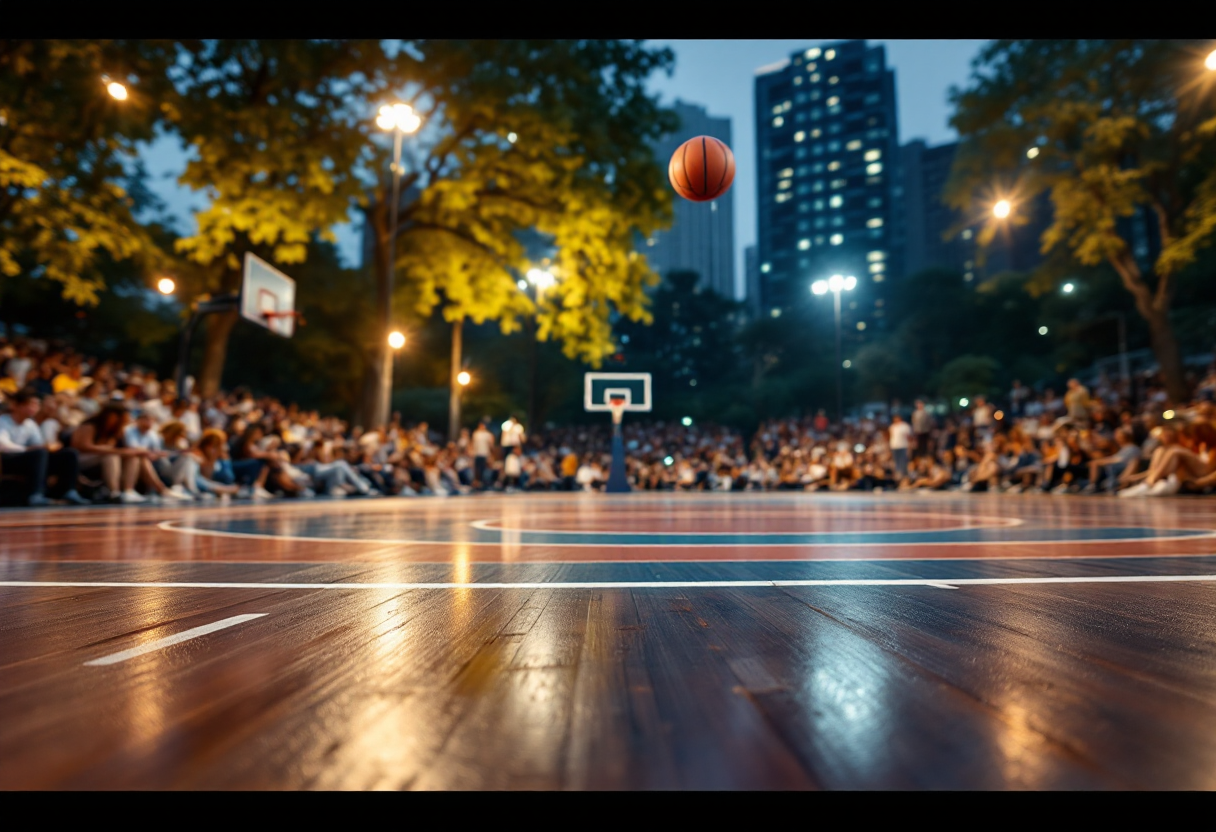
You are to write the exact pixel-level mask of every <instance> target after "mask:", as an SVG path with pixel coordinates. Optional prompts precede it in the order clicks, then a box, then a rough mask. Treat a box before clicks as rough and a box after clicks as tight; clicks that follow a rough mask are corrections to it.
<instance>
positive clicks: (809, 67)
mask: <svg viewBox="0 0 1216 832" xmlns="http://www.w3.org/2000/svg"><path fill="white" fill-rule="evenodd" d="M816 66H818V64H816V63H815V62H814V61H807V64H806V71H807V72H814V71H815V67H816Z"/></svg>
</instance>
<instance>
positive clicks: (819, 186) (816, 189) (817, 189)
mask: <svg viewBox="0 0 1216 832" xmlns="http://www.w3.org/2000/svg"><path fill="white" fill-rule="evenodd" d="M811 190H812V191H814V192H815V193H819V192H820V191H822V190H823V183H822V182H816V183H815V185H814V187H812V188H811Z"/></svg>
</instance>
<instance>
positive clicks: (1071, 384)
mask: <svg viewBox="0 0 1216 832" xmlns="http://www.w3.org/2000/svg"><path fill="white" fill-rule="evenodd" d="M1089 408H1090V400H1089V388H1087V387H1086V386H1085V385H1084V384H1082V383H1081V382H1080V381H1079V380H1077V379H1075V378H1070V379H1069V380H1068V391H1067V392H1066V393H1064V409H1065V412H1066V414H1067V416H1068V418H1069V419H1070V420H1071V421H1073V422H1076V423H1077V424H1078V425H1087V424H1089Z"/></svg>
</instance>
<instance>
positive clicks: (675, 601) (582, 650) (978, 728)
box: [0, 493, 1216, 790]
mask: <svg viewBox="0 0 1216 832" xmlns="http://www.w3.org/2000/svg"><path fill="white" fill-rule="evenodd" d="M1214 529H1216V506H1214V505H1213V504H1212V502H1211V501H1209V500H1204V499H1185V498H1180V499H1164V500H1148V499H1146V500H1140V501H1132V500H1119V499H1113V498H1090V499H1086V498H1068V497H1063V498H1061V497H1056V498H1052V497H1037V496H1036V497H1030V496H1027V497H1017V498H1011V497H1000V496H985V495H974V496H971V495H956V494H950V495H946V494H942V495H911V496H904V495H891V494H887V495H874V496H869V495H865V496H857V495H822V494H795V495H779V494H778V495H766V494H755V495H751V494H744V495H729V494H721V495H719V494H699V495H697V494H656V495H652V494H637V493H635V494H629V495H603V494H573V495H541V496H530V495H506V496H499V497H470V498H456V499H449V500H441V499H427V498H416V499H400V500H397V499H381V500H363V501H355V500H348V501H313V502H309V503H296V504H291V503H281V504H264V505H235V506H231V507H211V508H196V509H184V510H183V509H163V508H142V507H141V508H114V509H109V508H107V509H82V510H79V511H71V510H66V509H61V510H44V511H38V512H32V511H10V512H4V513H2V514H0V717H2V719H0V788H5V789H26V788H151V789H158V788H174V789H177V788H289V789H309V788H350V789H366V788H411V789H453V788H478V789H482V788H491V789H492V788H504V789H515V788H542V789H603V788H610V789H634V788H696V789H700V788H739V789H757V788H760V789H764V788H782V789H787V788H801V789H817V788H819V789H823V788H826V789H839V788H847V789H857V788H862V789H865V788H875V789H885V788H949V789H954V788H995V789H1055V788H1097V789H1112V790H1113V789H1126V788H1167V789H1168V788H1204V789H1207V788H1212V787H1213V786H1214V785H1216V781H1213V779H1212V777H1213V776H1212V774H1211V772H1213V771H1216V766H1213V765H1212V763H1213V761H1214V760H1216V735H1213V734H1212V733H1211V731H1210V730H1208V729H1209V727H1210V725H1211V724H1213V723H1216V632H1214V631H1213V627H1212V625H1211V622H1212V621H1213V620H1216V615H1214V614H1216V531H1213V530H1214ZM944 725H948V726H950V730H949V731H943V730H942V726H944Z"/></svg>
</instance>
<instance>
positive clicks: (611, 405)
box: [608, 397, 625, 425]
mask: <svg viewBox="0 0 1216 832" xmlns="http://www.w3.org/2000/svg"><path fill="white" fill-rule="evenodd" d="M608 409H609V410H611V411H612V424H614V425H619V424H620V423H621V417H622V416H624V415H625V400H624V399H623V398H622V399H618V398H616V397H613V398H611V399H609V400H608Z"/></svg>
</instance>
